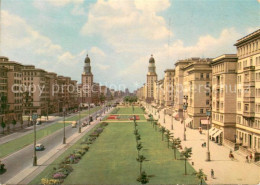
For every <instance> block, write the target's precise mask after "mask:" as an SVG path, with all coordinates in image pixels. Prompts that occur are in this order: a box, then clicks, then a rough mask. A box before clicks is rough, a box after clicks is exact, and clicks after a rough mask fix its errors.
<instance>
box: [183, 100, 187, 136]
mask: <svg viewBox="0 0 260 185" xmlns="http://www.w3.org/2000/svg"><path fill="white" fill-rule="evenodd" d="M183 99H184V100H185V102H184V103H183V129H184V134H183V140H184V141H186V127H185V112H186V111H187V107H188V103H187V100H188V96H184V98H183Z"/></svg>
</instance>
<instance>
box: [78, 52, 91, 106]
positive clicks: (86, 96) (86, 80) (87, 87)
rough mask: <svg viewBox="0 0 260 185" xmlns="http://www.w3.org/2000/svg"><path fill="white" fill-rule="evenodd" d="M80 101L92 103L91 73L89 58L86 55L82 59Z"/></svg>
mask: <svg viewBox="0 0 260 185" xmlns="http://www.w3.org/2000/svg"><path fill="white" fill-rule="evenodd" d="M81 82H82V93H81V94H82V103H92V86H93V74H92V72H91V66H90V58H89V57H88V55H87V56H86V58H85V60H84V70H83V73H82V76H81Z"/></svg>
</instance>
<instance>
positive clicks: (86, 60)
mask: <svg viewBox="0 0 260 185" xmlns="http://www.w3.org/2000/svg"><path fill="white" fill-rule="evenodd" d="M85 63H90V58H89V57H88V55H87V56H86V58H85Z"/></svg>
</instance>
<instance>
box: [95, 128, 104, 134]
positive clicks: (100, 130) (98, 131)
mask: <svg viewBox="0 0 260 185" xmlns="http://www.w3.org/2000/svg"><path fill="white" fill-rule="evenodd" d="M103 130H104V129H103V128H101V127H100V128H97V129H96V130H95V132H97V133H98V134H101V133H102V132H103Z"/></svg>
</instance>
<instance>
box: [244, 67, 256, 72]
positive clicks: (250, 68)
mask: <svg viewBox="0 0 260 185" xmlns="http://www.w3.org/2000/svg"><path fill="white" fill-rule="evenodd" d="M252 70H255V66H246V67H244V71H252Z"/></svg>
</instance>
